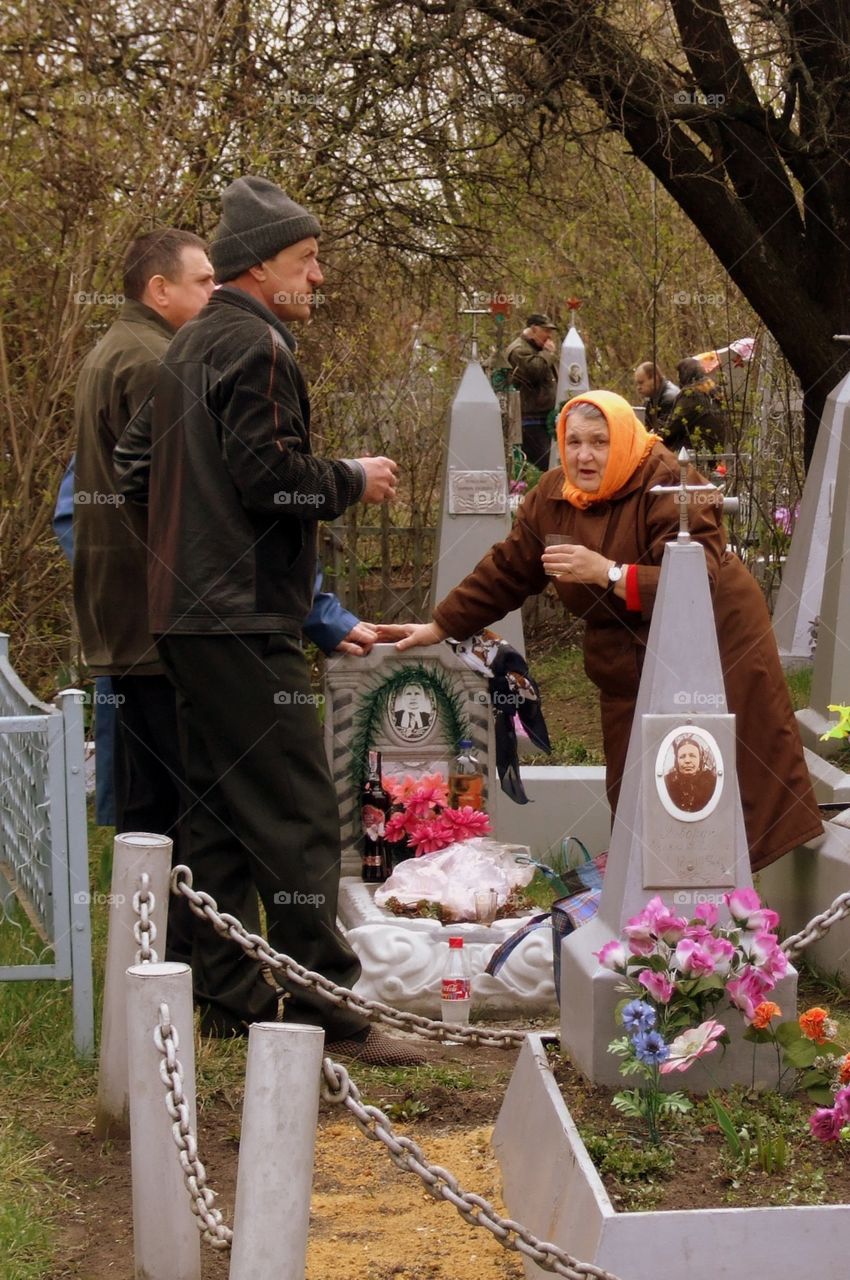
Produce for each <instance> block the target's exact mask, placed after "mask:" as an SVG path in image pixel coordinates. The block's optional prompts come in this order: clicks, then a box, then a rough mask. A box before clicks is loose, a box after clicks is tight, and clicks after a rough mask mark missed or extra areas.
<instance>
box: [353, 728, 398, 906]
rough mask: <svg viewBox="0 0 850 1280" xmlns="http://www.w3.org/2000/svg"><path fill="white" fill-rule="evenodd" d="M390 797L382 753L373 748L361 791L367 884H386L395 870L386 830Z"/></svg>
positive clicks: (363, 863) (364, 875)
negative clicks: (382, 763) (384, 776)
mask: <svg viewBox="0 0 850 1280" xmlns="http://www.w3.org/2000/svg"><path fill="white" fill-rule="evenodd" d="M389 811H390V798H389V796H388V795H387V793H386V791H385V790H384V787H383V783H382V782H381V753H380V751H370V752H369V754H368V766H367V770H366V781H365V782H364V783H363V790H362V791H361V793H360V819H361V824H362V827H363V854H362V869H361V874H362V876H363V879H364V880H365V881H366V883H367V884H383V882H384V881H385V880H386V878H387V876H388V875H389V874H390V871H391V870H392V868H391V866H390V860H389V855H388V850H387V842H386V838H385V833H386V829H387V816H388V814H389Z"/></svg>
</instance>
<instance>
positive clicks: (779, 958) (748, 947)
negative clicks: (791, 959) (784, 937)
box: [741, 933, 788, 986]
mask: <svg viewBox="0 0 850 1280" xmlns="http://www.w3.org/2000/svg"><path fill="white" fill-rule="evenodd" d="M741 946H742V949H743V951H744V953H745V954H746V956H747V957H748V959H749V961H750V964H751V965H753V966H754V968H756V969H758V971H759V973H762V974H764V976H765V977H766V978H770V980H771V985H772V986H775V985H776V983H777V982H778V981H779V979H780V978H784V977H785V975H786V973H787V972H788V957H787V956H786V954H785V952H784V951H783V950H782V948H781V947H780V945H779V943H778V942H777V941H776V936H775V934H772V933H757V934H755V935H753V934H750V935H749V936H748V937H745V938H742V939H741Z"/></svg>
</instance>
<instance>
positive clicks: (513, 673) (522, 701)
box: [446, 631, 552, 804]
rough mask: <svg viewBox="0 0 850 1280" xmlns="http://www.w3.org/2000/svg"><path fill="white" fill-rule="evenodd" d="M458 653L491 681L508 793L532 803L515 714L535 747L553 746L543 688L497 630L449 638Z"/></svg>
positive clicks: (502, 776) (501, 778)
mask: <svg viewBox="0 0 850 1280" xmlns="http://www.w3.org/2000/svg"><path fill="white" fill-rule="evenodd" d="M446 643H447V644H450V645H451V647H452V648H453V649H454V651H455V653H456V654H457V656H458V657H459V658H460V660H461V661H462V662H464V663H465V664H466V665H467V666H468V667H469V668H470V669H471V670H472V671H476V672H477V673H478V674H479V675H482V676H484V677H485V678H486V679H487V681H488V686H489V689H488V691H489V695H490V705H491V707H492V709H493V719H494V722H495V726H494V727H495V734H496V768H497V770H498V772H499V782H500V783H501V786H502V790H503V791H504V793H505V795H507V796H510V798H511V800H513V801H514V802H515V803H516V804H528V796H527V795H526V794H525V788H524V787H523V785H522V779H521V778H520V776H519V756H518V754H517V737H516V727H515V725H514V716H515V715H518V716H519V719H520V724H521V725H522V727H523V729H525V732H526V733H527V734H528V736H529V738H530V739H531V741H532V742H533V743H534V745H535V747H539V748H540V750H541V751H545V752H546V753H547V754H548V753H549V752H550V751H551V750H552V747H551V744H550V742H549V730H548V729H547V728H546V721H545V720H544V719H543V712H542V711H541V709H540V690H539V688H538V686H537V681H536V680H535V679H534V678H533V677H532V676H531V675H530V674H529V670H528V663H527V662H526V660H525V658H524V657H523V656H522V654H521V653H518V652H517V650H516V649H515V648H514V647H513V645H510V644H508V642H507V640H502V638H501V637H500V636H498V635H497V634H496V632H495V631H479V632H477V633H476V634H475V635H474V636H471V637H470V639H469V640H448V641H447V642H446Z"/></svg>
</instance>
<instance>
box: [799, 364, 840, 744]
mask: <svg viewBox="0 0 850 1280" xmlns="http://www.w3.org/2000/svg"><path fill="white" fill-rule="evenodd" d="M836 396H837V399H836V419H837V432H838V446H837V463H836V467H835V487H834V490H833V494H832V514H831V518H830V520H829V529H828V534H829V536H828V540H827V543H826V555H825V564H824V565H823V596H822V598H821V606H820V617H819V622H818V627H817V647H816V649H815V658H814V668H813V670H812V691H811V700H810V705H809V706H808V707H806V708H805V709H804V710H803V711H800V712H798V715H797V720H798V723H799V725H800V733H801V735H802V738H803V742H804V743H805V745H806V746H807V747H811V748H812V749H813V750H816V751H819V752H821V753H822V754H827V753H828V752H829V750H830V749H833V750H834V749H835V748H837V747H838V746H840V745H841V744H840V742H839V741H838V740H836V739H832V740H829V741H828V742H821V740H820V735H821V734H822V733H824V732H826V730H827V729H828V728H830V727H831V726H832V725H834V724H835V722H836V717H835V716H834V715H833V714H831V713H830V712H829V710H828V708H829V706H830V705H838V704H846V703H848V702H850V515H848V506H850V447H848V446H850V374H848V376H847V378H845V379H844V381H843V382H842V383H841V384H840V385H839V387H838V388H836ZM845 397H846V400H845ZM820 443H821V442H820V437H819V438H818V445H820ZM827 447H828V442H827Z"/></svg>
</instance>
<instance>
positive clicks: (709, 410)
mask: <svg viewBox="0 0 850 1280" xmlns="http://www.w3.org/2000/svg"><path fill="white" fill-rule="evenodd" d="M677 372H678V377H679V382H680V383H681V387H682V389H681V391H680V392H679V394H678V396H677V397H676V403H675V404H674V405H673V412H672V413H671V414H670V418H669V420H668V422H667V425H666V427H664V428H663V429H662V431H661V437H662V439H663V441H664V443H665V444H666V446H667V448H668V449H670V450H672V452H673V453H678V452H679V450H680V449H682V448H685V449H693V450H695V451H696V452H697V453H721V452H722V450H723V446H724V444H725V443H726V414H725V412H724V410H723V401H722V399H721V396H720V392H719V391H718V389H717V386H716V384H715V382H714V379H713V378H710V377H709V376H708V374H707V373H706V371H705V369H704V367H703V365H702V363H701V361H699V360H695V359H694V358H693V357H692V356H690V357H688V358H687V359H686V360H680V361H679V364H678V365H677Z"/></svg>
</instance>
